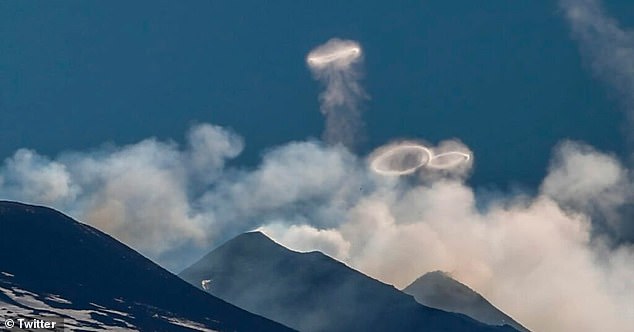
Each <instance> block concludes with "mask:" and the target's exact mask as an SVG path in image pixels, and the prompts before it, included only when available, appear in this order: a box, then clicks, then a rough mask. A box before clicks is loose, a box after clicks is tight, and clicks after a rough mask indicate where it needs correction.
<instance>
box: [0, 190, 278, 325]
mask: <svg viewBox="0 0 634 332" xmlns="http://www.w3.org/2000/svg"><path fill="white" fill-rule="evenodd" d="M0 229H2V231H3V232H5V233H6V234H10V235H12V236H5V237H4V238H3V239H2V241H0V272H2V273H0V295H2V296H0V315H1V314H3V313H12V315H13V314H20V315H24V316H29V315H30V316H32V315H33V314H35V313H38V312H48V313H50V314H51V315H54V316H57V317H64V319H65V320H66V321H65V324H67V327H69V328H70V329H72V330H75V329H78V330H79V329H82V330H88V329H90V330H93V329H95V330H96V329H107V330H110V329H122V328H123V329H128V330H144V331H183V330H204V329H206V330H209V329H213V330H221V331H254V330H259V331H290V329H288V328H286V327H284V326H282V325H280V324H277V323H275V322H272V321H270V320H267V319H265V318H263V317H259V316H256V315H253V314H251V313H249V312H247V311H245V310H243V309H240V308H237V307H235V306H233V305H231V304H229V303H226V302H225V301H222V300H220V299H218V298H216V297H214V296H212V295H210V294H205V293H204V292H202V291H200V290H198V289H196V288H194V287H192V286H191V285H190V284H188V283H186V282H184V281H183V280H181V279H180V278H178V277H177V276H175V275H173V274H171V273H169V272H168V271H167V270H165V269H163V268H161V267H160V266H158V265H156V264H155V263H153V262H152V261H150V260H149V259H147V258H145V257H143V256H142V255H141V254H139V253H137V252H136V251H134V250H132V249H131V248H129V247H127V246H126V245H124V244H122V243H121V242H119V241H117V240H115V239H114V238H112V237H110V236H108V235H106V234H104V233H102V232H100V231H99V230H97V229H95V228H93V227H91V226H88V225H85V224H82V223H80V222H78V221H75V220H73V219H71V218H70V217H68V216H65V215H64V214H62V213H60V212H58V211H55V210H53V209H50V208H47V207H42V206H33V205H27V204H22V203H17V202H9V201H0ZM34 262H36V263H34ZM159 289H160V290H161V292H157V290H159ZM60 301H61V302H60ZM42 310H44V311H42ZM87 313H89V314H90V315H89V316H90V319H88V318H86V315H87ZM186 325H187V326H193V327H192V328H187V327H186Z"/></svg>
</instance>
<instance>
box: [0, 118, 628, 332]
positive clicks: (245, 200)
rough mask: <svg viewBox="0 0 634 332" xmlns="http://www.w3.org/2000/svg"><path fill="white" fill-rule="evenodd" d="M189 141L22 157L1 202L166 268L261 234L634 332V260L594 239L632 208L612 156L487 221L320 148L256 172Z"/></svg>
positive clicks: (225, 136)
mask: <svg viewBox="0 0 634 332" xmlns="http://www.w3.org/2000/svg"><path fill="white" fill-rule="evenodd" d="M191 133H192V134H190V135H189V136H188V137H189V138H188V139H189V142H188V143H187V145H185V147H183V148H180V147H179V146H177V145H176V144H175V143H172V142H159V141H157V140H154V139H148V140H144V141H142V142H139V143H137V144H133V145H129V146H125V147H121V148H106V149H103V150H97V151H93V152H91V153H66V154H63V155H61V156H60V157H59V158H56V159H55V160H50V159H47V158H45V157H43V156H39V155H37V154H35V153H34V152H32V151H27V150H20V151H18V152H17V153H16V155H14V156H13V157H12V158H9V159H8V160H6V161H5V164H4V167H3V168H2V171H1V172H0V174H1V177H2V179H3V182H2V185H1V186H0V196H1V197H3V198H13V199H15V198H16V197H19V198H20V199H21V200H26V201H30V202H35V203H46V204H49V205H52V206H54V207H57V208H60V209H62V210H63V211H65V212H70V213H71V214H72V215H74V216H76V217H78V218H79V219H80V220H84V221H86V222H88V223H90V224H92V225H95V226H96V227H98V228H100V229H102V230H105V231H106V232H108V233H109V234H111V235H113V236H115V237H116V238H118V239H120V240H122V241H124V242H125V243H127V244H129V245H131V246H132V247H134V248H137V249H138V250H140V251H141V252H142V253H144V254H146V255H148V256H149V257H151V258H153V259H156V260H158V262H159V263H162V264H164V265H167V266H168V267H169V266H170V264H174V262H172V261H170V260H169V259H168V258H169V257H170V256H169V253H173V252H180V251H182V250H183V248H187V247H188V246H197V247H198V248H211V247H213V246H214V245H217V244H219V243H220V241H222V240H224V239H226V238H227V236H229V235H230V234H236V233H239V232H244V231H248V230H253V229H260V230H262V231H264V232H266V233H267V234H269V235H270V236H272V237H273V238H274V239H276V240H277V241H278V242H280V243H282V244H285V245H287V246H289V247H291V248H294V249H297V250H302V251H310V250H322V251H324V252H326V253H328V254H330V255H332V256H333V257H336V258H338V259H341V260H343V261H344V262H346V263H347V264H349V265H351V266H353V267H355V268H357V269H359V270H361V271H363V272H365V273H367V274H369V275H370V276H373V277H375V278H378V279H380V280H382V281H385V282H387V283H391V284H394V285H396V286H398V287H403V286H405V285H407V284H408V283H409V282H411V281H413V280H414V279H416V278H417V277H418V276H420V275H421V274H423V273H425V272H428V271H434V270H439V269H440V270H444V271H449V272H451V273H452V274H453V275H454V276H455V277H456V278H457V279H459V280H461V281H463V282H465V283H467V284H468V285H469V286H471V287H472V288H474V289H477V290H478V291H480V292H481V293H483V295H485V296H486V297H487V298H489V299H490V300H491V301H492V302H493V303H495V304H496V305H497V306H498V307H500V308H501V309H502V310H504V311H506V312H507V313H509V314H510V315H512V316H513V317H514V318H516V319H518V320H519V321H520V322H522V324H524V325H526V326H527V327H529V328H531V329H534V330H538V331H542V330H543V331H579V330H603V329H607V330H627V328H629V327H630V326H632V324H634V300H633V299H632V298H631V297H630V296H627V294H631V290H632V289H634V288H633V287H634V284H633V283H634V278H632V277H633V276H634V266H632V264H631V262H632V261H631V259H632V258H634V248H632V247H631V246H628V245H626V244H622V245H620V246H616V247H615V246H612V245H608V244H609V243H607V242H604V241H602V238H601V237H593V236H592V231H593V226H592V223H591V216H592V214H591V212H588V211H587V210H586V207H587V206H588V204H581V203H583V202H589V204H590V205H592V206H594V205H596V206H597V207H600V208H602V209H611V207H612V206H615V205H619V204H621V202H623V201H626V200H627V199H629V198H628V196H627V195H628V192H627V190H622V189H620V188H622V185H621V183H620V182H621V181H626V183H629V182H627V176H626V174H627V172H626V171H625V168H624V166H623V165H621V164H620V162H619V161H618V160H617V159H616V158H615V157H613V156H610V155H606V154H603V153H601V152H598V151H596V150H593V149H591V148H589V147H587V146H585V145H582V144H578V143H572V142H567V143H562V144H560V145H559V146H558V147H557V148H556V150H555V152H554V159H553V163H552V166H551V168H550V170H549V174H548V176H547V177H546V178H545V180H544V183H543V184H542V186H541V190H540V192H539V193H538V194H537V195H535V196H534V197H529V196H527V195H523V196H517V197H511V198H509V197H505V198H504V199H501V200H496V199H490V200H489V203H488V204H487V205H486V206H484V207H482V204H479V202H478V201H479V200H480V198H479V197H478V196H477V195H476V194H475V192H474V190H473V189H472V188H470V187H469V186H467V185H466V184H465V183H464V178H462V177H455V176H451V175H450V174H447V175H445V176H439V175H437V174H436V175H434V176H430V177H425V176H424V175H421V177H420V178H417V177H401V178H398V177H385V176H381V175H378V174H376V173H374V172H373V171H372V170H371V169H370V168H369V167H368V164H367V162H366V160H365V158H362V157H358V156H355V155H354V154H352V153H350V152H349V151H348V150H347V149H345V148H343V147H340V146H326V145H323V144H321V143H319V142H311V141H309V142H295V143H290V144H287V145H284V146H281V147H278V148H276V149H273V150H271V151H269V152H268V153H267V154H266V155H265V156H264V158H263V161H262V163H261V165H260V166H259V167H257V168H256V169H253V170H245V169H233V168H228V167H227V166H226V165H224V163H225V160H226V158H230V157H232V156H234V155H236V154H237V153H238V151H240V149H241V147H242V141H241V140H240V139H239V138H237V137H236V136H235V135H233V134H231V133H230V132H228V131H226V130H223V129H221V128H219V127H214V126H210V125H200V126H197V127H195V128H194V129H192V132H191ZM193 133H199V134H193ZM209 137H213V138H214V139H213V140H208V139H207V138H209ZM198 140H200V141H198ZM199 154H201V155H199ZM193 160H197V162H193ZM18 170H19V171H18ZM42 170H45V171H43V172H42ZM201 170H205V171H201ZM425 172H430V173H431V172H434V171H433V170H427V171H425V170H421V173H425ZM205 173H206V174H208V175H209V178H207V180H206V181H205V180H204V181H203V183H208V185H206V186H204V187H201V185H200V183H199V181H201V180H200V179H201V177H203V178H204V174H205ZM604 173H605V174H604ZM597 174H604V176H598V175H597ZM44 175H46V176H44ZM38 176H39V177H38ZM25 184H29V185H30V186H31V188H26V187H25ZM37 188H39V189H37ZM192 188H195V190H192ZM18 189H24V190H18ZM27 189H28V190H27ZM49 191H50V192H51V193H55V194H54V195H53V194H51V195H44V194H43V193H48V192H49ZM577 195H579V196H577ZM199 254H200V251H195V252H193V253H190V255H189V256H186V257H185V258H183V256H179V257H180V260H179V262H180V263H181V264H183V262H192V261H193V260H194V259H196V258H197V257H198V255H199ZM171 266H172V267H174V266H175V265H171ZM181 267H183V266H182V265H181ZM628 291H630V292H628Z"/></svg>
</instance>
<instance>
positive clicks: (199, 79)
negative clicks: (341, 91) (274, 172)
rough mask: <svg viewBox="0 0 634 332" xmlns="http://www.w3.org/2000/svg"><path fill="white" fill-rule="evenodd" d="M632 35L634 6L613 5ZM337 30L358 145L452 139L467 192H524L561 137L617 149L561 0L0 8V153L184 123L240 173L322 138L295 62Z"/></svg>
mask: <svg viewBox="0 0 634 332" xmlns="http://www.w3.org/2000/svg"><path fill="white" fill-rule="evenodd" d="M605 4H606V6H607V8H608V10H609V11H610V14H612V15H614V16H616V17H617V18H618V19H619V20H620V21H621V22H622V23H623V24H624V25H626V26H628V25H632V24H634V4H632V3H628V2H627V1H606V2H605ZM331 37H340V38H347V39H353V40H357V41H359V43H360V44H361V45H362V46H363V48H364V50H365V65H364V80H363V85H364V87H365V89H366V90H367V92H368V93H369V95H370V96H371V98H370V99H369V100H367V102H366V103H365V105H364V108H365V112H364V119H365V121H366V125H367V128H366V130H367V140H366V141H365V143H364V145H363V146H362V147H361V148H360V151H359V153H367V152H369V151H371V150H372V149H373V148H375V147H377V146H379V145H382V144H384V143H386V142H387V141H389V140H391V139H397V138H419V139H425V140H428V141H432V142H437V141H439V140H443V139H448V138H454V137H457V138H460V139H461V140H463V141H464V142H465V143H466V144H467V145H468V146H469V147H470V148H471V149H472V150H473V151H474V153H475V157H476V164H475V169H474V175H473V176H472V179H471V182H472V183H474V184H476V185H477V186H501V187H505V186H507V185H509V184H523V185H528V186H534V185H536V184H538V183H539V182H540V180H541V179H542V178H543V175H544V173H545V171H546V167H547V165H548V160H549V158H550V152H551V149H552V148H553V146H554V145H555V144H556V142H557V141H559V140H561V139H562V138H571V139H576V140H583V141H586V142H588V143H590V144H592V145H594V146H596V147H597V148H599V149H600V150H603V151H613V152H616V153H619V154H623V153H624V151H625V147H624V143H623V139H622V136H623V133H622V131H621V130H619V128H621V123H622V122H623V115H622V113H621V112H620V111H619V105H618V101H617V99H616V98H615V97H614V96H613V95H610V92H609V90H608V89H606V88H605V87H604V85H602V84H601V83H600V82H598V81H596V80H595V79H594V78H593V77H592V74H591V72H590V70H588V69H587V66H586V65H585V64H584V63H583V61H582V60H581V57H580V55H579V51H578V47H577V45H576V43H575V42H573V41H572V40H571V38H570V33H569V31H568V28H567V26H566V24H565V22H564V20H563V19H562V17H561V15H560V13H559V10H558V8H557V4H556V3H555V2H554V1H513V2H510V1H502V0H494V1H479V2H475V1H442V2H439V1H433V2H432V1H401V2H397V3H394V2H389V3H388V2H383V1H345V2H344V1H326V2H323V1H321V2H298V1H275V2H272V3H266V4H264V3H263V2H261V1H225V2H220V1H187V2H181V1H137V2H134V3H129V2H123V1H119V2H117V1H114V2H112V1H61V2H42V1H39V2H34V1H3V2H0V40H2V44H3V47H2V49H1V51H0V114H2V117H1V120H0V142H1V144H0V155H1V156H2V158H6V157H9V156H11V155H12V153H13V152H14V151H15V150H16V149H18V148H21V147H29V148H33V149H36V150H37V151H38V152H40V153H44V154H46V155H49V156H55V155H56V154H58V153H60V152H62V151H66V150H84V149H88V148H94V147H97V146H100V145H101V144H104V143H116V144H128V143H133V142H136V141H138V140H141V139H143V138H146V137H149V136H156V137H159V138H174V139H175V140H177V141H182V139H183V136H184V135H185V132H186V131H187V128H189V127H190V126H191V125H192V124H193V123H199V122H210V123H214V124H218V125H222V126H227V127H230V128H232V129H234V130H235V131H236V132H237V133H239V134H240V135H242V136H243V137H244V138H245V141H246V150H245V152H244V153H243V155H242V156H241V157H240V158H239V159H238V160H237V161H236V163H237V164H241V165H246V166H253V165H256V164H257V162H258V160H259V158H260V156H261V154H262V152H263V151H265V150H266V149H269V148H271V147H272V146H275V145H279V144H282V143H284V142H287V141H291V140H301V139H305V138H307V137H319V136H320V133H321V131H322V129H323V119H322V116H321V115H320V113H319V112H318V108H319V103H318V99H317V95H318V94H319V92H320V90H321V89H320V86H319V84H318V83H317V82H315V81H314V80H313V79H312V77H311V74H310V72H309V70H308V69H307V68H306V65H305V63H304V57H305V55H306V53H307V52H308V51H310V49H312V48H313V47H314V46H316V45H319V44H321V43H323V42H325V41H326V40H328V39H329V38H331Z"/></svg>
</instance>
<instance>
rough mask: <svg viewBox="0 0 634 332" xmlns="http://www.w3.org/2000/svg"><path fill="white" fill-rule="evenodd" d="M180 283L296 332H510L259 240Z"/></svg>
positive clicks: (325, 259) (240, 240) (219, 253)
mask: <svg viewBox="0 0 634 332" xmlns="http://www.w3.org/2000/svg"><path fill="white" fill-rule="evenodd" d="M179 276H180V277H181V278H183V279H185V280H187V281H188V282H190V283H191V284H193V285H195V286H196V287H199V288H201V289H202V282H203V281H205V282H207V285H208V289H207V291H208V292H210V293H211V294H214V295H216V296H218V297H219V298H222V299H225V300H227V301H229V302H232V303H235V304H237V305H239V306H241V307H243V308H245V309H247V310H249V311H252V312H255V313H258V314H260V315H262V316H264V317H267V318H270V319H273V320H276V321H279V322H282V323H283V324H285V325H287V326H290V327H292V328H295V329H298V330H300V331H386V330H398V331H515V330H514V329H513V328H511V327H510V326H505V327H494V326H489V325H486V324H484V323H481V322H478V321H476V320H473V319H471V318H469V317H467V316H465V315H462V314H455V313H448V312H445V311H442V310H438V309H433V308H428V307H425V306H423V305H421V304H419V303H417V302H416V301H415V300H414V298H413V297H412V296H410V295H407V294H404V293H402V292H401V291H399V290H398V289H396V288H395V287H394V286H391V285H387V284H384V283H382V282H380V281H378V280H376V279H373V278H370V277H368V276H366V275H364V274H362V273H361V272H359V271H357V270H354V269H352V268H351V267H349V266H347V265H345V264H344V263H342V262H339V261H337V260H335V259H333V258H331V257H329V256H327V255H325V254H323V253H321V252H316V251H313V252H309V253H299V252H295V251H292V250H289V249H287V248H285V247H283V246H281V245H280V244H278V243H276V242H275V241H273V240H272V239H270V238H268V237H267V236H265V235H264V234H262V233H260V232H248V233H244V234H241V235H238V236H236V237H235V238H233V239H231V240H229V241H227V242H226V243H224V244H222V245H220V246H218V247H217V248H216V249H214V250H212V251H211V252H209V253H208V254H207V255H205V256H204V257H202V258H201V259H200V260H199V261H198V262H196V263H194V264H193V265H192V266H190V267H189V268H187V269H185V270H183V272H181V273H180V274H179Z"/></svg>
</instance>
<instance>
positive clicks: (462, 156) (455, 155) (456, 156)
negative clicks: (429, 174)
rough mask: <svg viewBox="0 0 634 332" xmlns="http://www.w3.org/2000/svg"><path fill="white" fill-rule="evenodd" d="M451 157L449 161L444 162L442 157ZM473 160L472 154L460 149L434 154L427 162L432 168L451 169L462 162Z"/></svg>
mask: <svg viewBox="0 0 634 332" xmlns="http://www.w3.org/2000/svg"><path fill="white" fill-rule="evenodd" d="M443 158H444V159H445V160H447V159H449V161H445V162H442V161H441V160H442V159H443ZM469 160H471V155H470V154H468V153H464V152H460V151H450V152H444V153H440V154H437V155H434V156H432V158H431V159H430V160H429V162H428V163H427V165H426V166H427V167H428V168H431V169H450V168H454V167H456V166H458V165H460V164H461V163H466V162H468V161H469Z"/></svg>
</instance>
